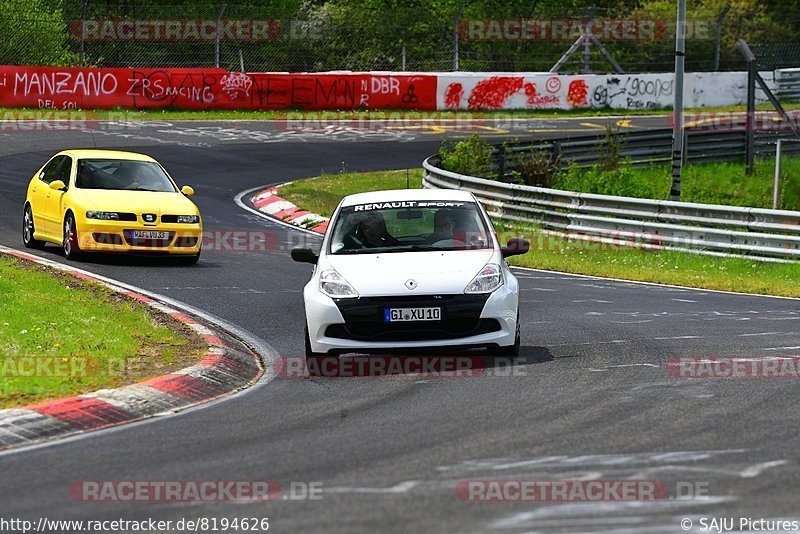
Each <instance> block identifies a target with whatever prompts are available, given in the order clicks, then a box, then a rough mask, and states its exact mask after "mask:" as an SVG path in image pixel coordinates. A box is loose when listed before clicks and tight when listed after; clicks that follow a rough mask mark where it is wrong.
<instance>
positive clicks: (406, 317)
mask: <svg viewBox="0 0 800 534" xmlns="http://www.w3.org/2000/svg"><path fill="white" fill-rule="evenodd" d="M383 318H384V321H385V322H387V323H401V322H406V321H440V320H441V319H442V309H441V308H386V309H385V310H384V315H383Z"/></svg>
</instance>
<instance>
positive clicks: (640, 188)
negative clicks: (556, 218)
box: [553, 156, 800, 210]
mask: <svg viewBox="0 0 800 534" xmlns="http://www.w3.org/2000/svg"><path fill="white" fill-rule="evenodd" d="M670 176H671V168H670V167H669V166H666V165H658V166H652V167H630V166H628V165H623V166H621V167H620V168H619V169H617V170H615V171H601V170H600V169H598V168H591V169H577V168H573V169H570V170H568V171H566V172H564V173H561V174H559V175H558V176H557V177H556V179H555V183H554V185H553V187H554V188H556V189H565V190H567V191H579V192H582V193H598V194H601V195H620V196H627V197H639V198H655V199H661V200H667V199H669V188H670ZM774 176H775V158H774V157H772V158H759V159H757V160H756V164H755V169H754V172H753V174H752V175H747V174H746V173H745V166H744V165H743V164H742V163H732V162H711V163H691V164H689V165H686V166H685V167H684V170H683V176H682V178H681V199H682V200H683V201H684V202H699V203H704V204H726V205H729V206H748V207H754V208H772V189H773V179H774ZM778 207H779V209H786V210H800V157H790V156H784V157H783V158H781V180H780V203H779V205H778Z"/></svg>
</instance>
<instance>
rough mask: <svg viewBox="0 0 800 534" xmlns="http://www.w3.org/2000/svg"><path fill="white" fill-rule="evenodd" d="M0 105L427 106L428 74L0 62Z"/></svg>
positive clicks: (431, 84)
mask: <svg viewBox="0 0 800 534" xmlns="http://www.w3.org/2000/svg"><path fill="white" fill-rule="evenodd" d="M0 106H13V107H23V106H24V107H36V108H51V109H53V108H54V109H107V108H115V107H121V108H132V109H148V108H179V109H357V108H391V109H403V108H405V109H422V110H433V109H436V76H432V75H425V74H419V75H392V74H386V75H383V74H373V73H343V74H327V73H324V74H272V73H242V72H228V71H226V70H223V69H88V68H87V69H83V68H60V67H16V66H0Z"/></svg>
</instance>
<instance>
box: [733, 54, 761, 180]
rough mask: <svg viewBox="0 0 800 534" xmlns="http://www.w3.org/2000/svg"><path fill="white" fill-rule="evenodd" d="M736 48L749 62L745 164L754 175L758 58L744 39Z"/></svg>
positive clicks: (748, 172)
mask: <svg viewBox="0 0 800 534" xmlns="http://www.w3.org/2000/svg"><path fill="white" fill-rule="evenodd" d="M736 46H738V47H739V50H740V51H741V52H742V55H743V56H744V59H745V61H746V62H747V126H746V128H747V131H746V132H745V139H746V141H745V162H746V164H747V174H753V165H754V163H755V154H756V151H755V140H756V136H755V127H756V73H757V71H756V56H755V55H754V54H753V51H752V50H750V46H748V44H747V42H746V41H745V40H744V39H739V40H738V41H737V42H736Z"/></svg>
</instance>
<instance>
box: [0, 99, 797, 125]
mask: <svg viewBox="0 0 800 534" xmlns="http://www.w3.org/2000/svg"><path fill="white" fill-rule="evenodd" d="M784 107H785V109H787V110H794V109H800V103H786V104H784ZM758 109H759V110H764V111H774V110H773V108H772V107H771V105H769V104H763V105H759V106H758ZM686 111H687V112H702V113H713V112H744V111H745V108H744V106H716V107H706V108H693V109H687V110H686ZM669 113H672V110H671V109H669V108H667V109H657V110H652V109H648V110H624V109H611V108H604V109H574V110H549V109H521V110H507V111H466V110H464V111H451V110H442V111H417V110H392V109H385V110H384V109H377V110H367V109H363V110H318V111H311V110H309V111H306V110H285V109H282V110H259V111H249V110H205V111H197V110H181V109H151V110H141V111H136V110H128V109H122V108H117V109H97V110H53V109H37V108H4V107H0V119H6V120H17V119H24V118H31V119H36V118H38V119H74V120H113V121H132V120H282V119H290V120H298V119H302V118H304V117H308V118H313V119H315V120H321V119H325V120H347V119H373V120H384V119H393V118H394V119H402V120H404V121H407V120H412V119H425V118H428V119H433V118H435V119H442V118H448V117H452V118H453V119H462V120H463V119H466V118H476V119H478V118H485V119H492V118H526V117H533V118H557V117H566V118H569V117H607V116H616V115H666V114H669Z"/></svg>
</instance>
